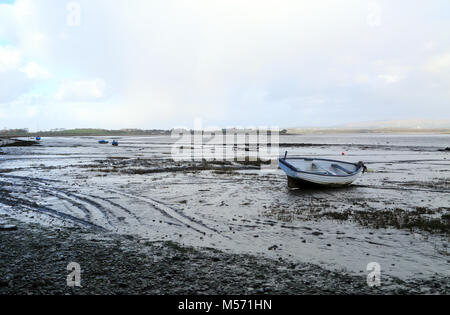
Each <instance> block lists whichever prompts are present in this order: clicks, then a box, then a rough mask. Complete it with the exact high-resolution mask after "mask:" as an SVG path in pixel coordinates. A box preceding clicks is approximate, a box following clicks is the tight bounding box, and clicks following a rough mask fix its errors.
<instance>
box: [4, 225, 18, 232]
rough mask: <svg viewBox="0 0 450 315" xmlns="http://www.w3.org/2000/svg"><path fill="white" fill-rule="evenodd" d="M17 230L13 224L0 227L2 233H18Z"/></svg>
mask: <svg viewBox="0 0 450 315" xmlns="http://www.w3.org/2000/svg"><path fill="white" fill-rule="evenodd" d="M16 230H17V226H16V225H12V224H4V225H0V232H1V231H16Z"/></svg>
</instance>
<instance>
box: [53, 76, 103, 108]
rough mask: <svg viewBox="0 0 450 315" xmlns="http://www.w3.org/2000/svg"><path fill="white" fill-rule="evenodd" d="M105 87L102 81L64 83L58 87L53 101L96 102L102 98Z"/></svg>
mask: <svg viewBox="0 0 450 315" xmlns="http://www.w3.org/2000/svg"><path fill="white" fill-rule="evenodd" d="M105 87H106V84H105V81H104V80H102V79H93V80H82V81H65V82H63V83H61V85H60V86H59V90H58V93H57V94H56V95H55V99H56V100H59V101H71V102H89V101H98V100H101V99H102V98H104V96H105Z"/></svg>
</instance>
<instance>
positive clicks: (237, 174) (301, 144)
mask: <svg viewBox="0 0 450 315" xmlns="http://www.w3.org/2000/svg"><path fill="white" fill-rule="evenodd" d="M97 140H98V139H97V138H96V137H67V138H46V139H43V141H42V142H41V144H40V145H39V146H28V147H7V148H2V152H3V154H2V155H0V197H1V198H0V213H1V214H2V215H3V220H4V221H5V222H6V223H7V224H15V225H17V226H18V229H17V230H13V231H2V232H0V238H1V240H2V245H1V246H2V250H1V258H0V261H1V265H0V269H1V273H0V275H1V277H3V278H2V279H1V281H0V283H1V284H0V292H6V293H64V292H67V290H70V292H74V293H77V292H85V293H86V292H89V293H90V292H95V293H107V294H108V293H156V294H158V293H160V294H164V293H166V294H171V293H180V294H181V293H206V294H210V293H223V294H243V293H249V294H254V293H277V294H301V293H326V292H328V293H333V292H334V293H343V294H349V293H367V292H373V293H449V292H450V268H448V266H449V265H450V253H449V249H448V244H449V237H450V236H449V235H450V206H449V205H450V194H449V193H450V176H449V175H450V155H449V153H448V151H446V150H443V149H445V148H446V147H448V144H449V143H450V136H449V135H439V134H426V135H424V134H419V135H416V134H412V135H395V134H386V135H383V134H376V135H370V134H369V135H360V134H358V135H355V134H348V135H345V134H344V135H342V134H340V135H308V136H302V135H285V136H280V143H279V146H280V154H282V153H284V151H286V150H287V151H289V154H293V155H301V156H320V157H323V158H331V159H341V160H344V161H351V162H358V161H364V162H365V163H366V165H367V166H368V167H369V173H367V174H365V175H364V176H363V177H362V178H360V179H359V180H358V181H356V182H355V183H354V184H353V185H351V186H349V187H345V188H340V189H335V188H333V189H301V190H294V191H293V190H289V189H288V188H287V184H286V177H285V175H284V173H283V172H281V171H280V170H277V169H272V170H268V171H263V172H262V171H261V170H260V166H261V163H260V162H258V161H255V162H252V161H245V160H244V161H243V160H240V161H239V160H238V161H235V160H217V159H216V160H208V159H205V160H197V161H188V160H185V161H176V160H173V156H172V154H171V153H172V150H173V147H174V146H175V145H179V144H178V143H175V142H176V140H177V139H174V138H171V137H169V136H151V137H121V138H119V142H120V146H119V147H113V146H110V145H106V146H105V145H100V144H98V142H97ZM183 146H184V148H183V149H184V150H185V151H186V150H187V152H189V151H192V152H195V151H196V150H199V149H202V150H216V149H217V146H215V145H214V144H208V145H205V146H203V147H202V148H198V147H195V146H191V145H190V144H189V143H186V144H184V145H183ZM232 150H234V151H235V152H237V154H245V153H246V152H249V151H252V150H253V148H252V147H251V146H250V147H237V148H234V147H233V148H232ZM342 152H343V153H345V155H342ZM119 243H120V245H117V244H119ZM40 244H42V246H41V245H40ZM45 244H47V245H45ZM71 248H72V252H71ZM71 253H72V254H71ZM89 253H92V255H89ZM97 254H98V257H97V256H96V255H97ZM110 254H111V255H110ZM23 255H29V257H28V256H23ZM108 255H109V256H111V257H112V256H114V258H111V259H112V260H108V259H107V256H108ZM127 255H128V256H127ZM129 255H131V257H134V258H133V259H134V260H133V259H130V256H129ZM56 256H58V257H59V258H58V259H57V258H55V257H56ZM23 257H25V258H23ZM27 257H28V258H27ZM157 257H160V259H161V260H163V261H166V260H167V261H169V263H167V264H159V266H160V267H161V269H158V270H159V271H158V272H159V273H158V272H157V273H156V274H157V275H164V276H165V277H166V276H167V277H170V278H171V279H172V280H171V281H169V283H170V285H169V284H168V285H167V286H165V285H163V284H162V283H161V282H158V281H159V280H157V279H156V278H152V276H151V274H150V273H145V271H144V269H145V268H143V267H142V266H146V267H148V266H153V267H155V266H156V265H152V264H154V263H155V261H158V258H157ZM173 257H178V258H175V259H174V260H173V259H172V258H173ZM195 257H196V258H195ZM71 261H75V262H77V263H79V264H80V266H81V268H82V270H86V274H85V275H84V276H83V279H84V280H83V281H85V283H84V284H83V288H82V289H80V290H79V291H76V289H70V288H67V286H66V284H65V279H66V275H67V273H68V272H67V270H66V269H65V266H67V264H68V263H69V262H71ZM125 261H128V262H129V263H126V264H125ZM13 262H14V263H13ZM31 262H33V263H32V264H31ZM192 262H195V263H196V264H197V265H196V268H194V269H196V270H202V272H200V273H198V274H197V275H196V274H195V272H194V269H193V267H192V268H191V267H190V266H191V265H192V264H191V263H192ZM371 262H376V263H378V264H379V265H380V266H381V276H382V286H381V287H379V288H370V287H368V286H367V283H366V278H367V274H368V271H367V270H366V267H367V265H368V264H369V263H371ZM36 268H37V269H36ZM111 268H113V270H116V271H117V272H116V273H114V272H110V270H111ZM155 268H156V267H155ZM33 270H34V271H33ZM36 270H38V271H39V272H38V273H39V275H40V276H39V277H36V276H35V274H36ZM232 270H237V271H236V273H235V274H233V272H232ZM261 270H262V271H263V272H262V271H261ZM97 272H98V273H100V275H98V274H96V273H97ZM211 273H212V274H219V277H222V276H223V281H221V282H220V283H221V284H220V285H219V284H217V283H214V282H211V281H209V280H208V277H209V276H208V275H209V274H211ZM139 275H141V276H142V275H144V276H143V277H141V278H142V279H144V278H145V279H147V280H148V281H147V282H146V281H143V282H142V281H141V282H142V284H139V283H140V282H139V281H140V280H139V281H137V280H136V281H137V282H136V283H138V284H136V283H135V282H133V281H134V280H133V279H137V278H139ZM175 275H177V276H175ZM96 277H97V278H96ZM196 277H199V278H196ZM227 277H228V279H231V280H229V281H228V280H227ZM233 277H234V278H233ZM39 278H41V279H47V280H45V284H42V283H41V284H39V283H37V284H36V285H32V286H31V288H30V284H32V283H34V279H39ZM260 278H261V279H260ZM105 279H109V280H108V281H109V282H108V281H107V282H108V283H109V284H108V285H106V286H103V287H102V286H98V285H97V284H98V283H99V282H97V281H106V280H105ZM152 279H153V280H152ZM193 279H194V280H195V279H197V280H198V281H193ZM199 279H203V280H199ZM221 279H222V278H221ZM246 279H248V280H246ZM305 279H306V280H305ZM89 281H91V282H89ZM197 283H198V285H197ZM227 283H228V284H227ZM231 283H237V284H239V283H241V285H234V284H231ZM346 283H347V284H346ZM98 287H99V288H98ZM180 287H181V288H184V289H179V288H180ZM97 288H98V289H97ZM102 288H103V289H102ZM2 290H4V291H2ZM27 290H28V291H27ZM83 290H84V291H83ZM102 290H103V291H102Z"/></svg>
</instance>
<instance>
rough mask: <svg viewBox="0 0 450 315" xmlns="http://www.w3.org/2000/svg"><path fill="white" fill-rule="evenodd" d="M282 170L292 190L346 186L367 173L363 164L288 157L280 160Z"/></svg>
mask: <svg viewBox="0 0 450 315" xmlns="http://www.w3.org/2000/svg"><path fill="white" fill-rule="evenodd" d="M279 165H280V168H281V169H282V170H283V171H284V172H285V173H286V175H287V176H288V186H289V187H290V188H295V187H301V186H311V185H316V186H317V185H318V186H346V185H350V184H351V183H353V182H354V181H355V180H356V179H358V177H360V176H361V174H362V173H365V172H366V171H367V168H366V166H365V165H364V163H362V162H358V163H349V162H342V161H335V160H327V159H316V158H306V157H287V152H286V154H285V156H284V158H280V159H279Z"/></svg>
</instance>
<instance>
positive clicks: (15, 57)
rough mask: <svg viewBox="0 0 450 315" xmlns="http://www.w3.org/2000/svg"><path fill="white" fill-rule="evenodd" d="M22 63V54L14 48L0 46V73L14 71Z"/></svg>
mask: <svg viewBox="0 0 450 315" xmlns="http://www.w3.org/2000/svg"><path fill="white" fill-rule="evenodd" d="M21 61H22V54H21V53H20V51H19V50H18V49H16V48H14V47H11V46H6V47H2V46H0V72H6V71H10V70H16V69H17V68H18V67H19V65H20V63H21Z"/></svg>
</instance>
